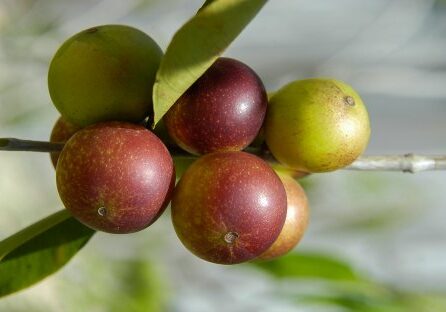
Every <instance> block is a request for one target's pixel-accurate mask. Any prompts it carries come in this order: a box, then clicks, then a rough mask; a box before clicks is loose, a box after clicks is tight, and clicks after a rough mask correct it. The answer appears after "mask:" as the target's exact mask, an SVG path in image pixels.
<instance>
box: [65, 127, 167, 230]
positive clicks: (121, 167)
mask: <svg viewBox="0 0 446 312" xmlns="http://www.w3.org/2000/svg"><path fill="white" fill-rule="evenodd" d="M174 181H175V169H174V166H173V161H172V157H171V156H170V154H169V152H168V150H167V148H166V147H165V146H164V145H163V144H162V142H161V141H160V140H159V139H158V138H157V137H156V136H155V135H154V134H153V133H152V132H151V131H149V130H147V129H145V128H144V127H143V126H140V125H134V124H130V123H123V122H107V123H99V124H96V125H93V126H90V127H87V128H84V129H82V130H80V131H78V132H76V133H75V134H74V135H73V136H72V137H71V139H69V140H68V142H67V143H66V144H65V147H64V149H63V150H62V153H61V155H60V158H59V161H58V163H57V167H56V182H57V189H58V191H59V195H60V198H61V199H62V201H63V203H64V204H65V207H66V208H67V209H68V210H69V211H70V212H71V213H72V215H73V216H74V217H76V218H77V219H78V220H79V221H81V222H82V223H84V224H85V225H87V226H89V227H91V228H93V229H95V230H100V231H105V232H109V233H131V232H136V231H139V230H142V229H144V228H146V227H147V226H149V225H150V224H152V223H153V222H154V221H155V220H156V219H157V218H158V217H159V216H160V215H161V213H162V212H163V211H164V209H165V208H166V206H167V204H168V202H169V201H170V198H171V194H172V191H173V187H174Z"/></svg>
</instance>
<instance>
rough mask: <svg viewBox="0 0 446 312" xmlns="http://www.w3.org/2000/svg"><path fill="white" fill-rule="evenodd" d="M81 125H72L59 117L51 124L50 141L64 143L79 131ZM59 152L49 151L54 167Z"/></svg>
mask: <svg viewBox="0 0 446 312" xmlns="http://www.w3.org/2000/svg"><path fill="white" fill-rule="evenodd" d="M80 129H81V127H79V126H76V125H73V124H72V123H71V122H68V121H66V120H65V118H63V117H62V116H61V117H59V118H58V119H57V121H56V123H55V124H54V126H53V130H52V131H51V135H50V142H52V143H65V142H66V141H67V140H68V139H69V138H71V136H72V135H73V134H75V133H76V132H77V131H79V130H80ZM59 155H60V152H52V153H50V157H51V162H52V163H53V166H54V168H56V165H57V160H58V159H59Z"/></svg>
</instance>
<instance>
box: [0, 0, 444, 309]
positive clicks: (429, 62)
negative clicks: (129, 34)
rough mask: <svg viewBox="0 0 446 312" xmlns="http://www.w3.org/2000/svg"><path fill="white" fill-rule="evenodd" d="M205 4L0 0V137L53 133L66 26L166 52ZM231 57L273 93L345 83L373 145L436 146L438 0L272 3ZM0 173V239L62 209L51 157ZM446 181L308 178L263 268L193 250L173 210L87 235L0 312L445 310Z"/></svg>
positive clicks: (11, 159)
mask: <svg viewBox="0 0 446 312" xmlns="http://www.w3.org/2000/svg"><path fill="white" fill-rule="evenodd" d="M201 4H202V1H198V0H189V1H180V0H164V1H160V0H159V1H155V0H152V1H150V0H146V1H144V0H129V1H119V0H107V1H99V0H92V1H86V0H82V1H69V0H63V1H56V0H40V1H38V0H1V1H0V137H18V138H27V139H37V140H46V139H47V138H48V137H49V133H50V131H51V128H52V125H53V123H54V122H55V120H56V119H57V117H58V113H57V111H56V110H55V108H54V107H53V106H52V105H51V102H50V98H49V95H48V91H47V85H46V75H47V70H48V64H49V61H50V59H51V57H52V55H53V54H54V53H55V51H56V49H57V48H58V46H59V45H60V44H61V43H62V42H63V41H64V40H65V39H66V38H68V37H69V36H71V35H72V34H74V33H76V32H78V31H80V30H82V29H84V28H87V27H91V26H94V25H100V24H108V23H119V24H129V25H131V26H135V27H137V28H140V29H141V30H143V31H145V32H147V33H148V34H150V35H151V36H152V37H153V38H154V39H155V40H156V41H157V42H158V43H159V44H160V46H161V47H163V48H165V47H166V46H167V44H168V42H169V40H170V38H171V37H172V35H173V33H174V32H175V30H176V29H177V28H178V27H180V26H181V25H182V23H184V22H185V21H186V20H187V19H188V18H189V17H190V16H192V15H193V14H194V13H195V12H196V10H197V9H198V8H199V7H200V5H201ZM226 55H228V56H231V57H234V58H237V59H240V60H242V61H244V62H245V63H247V64H249V65H250V66H251V67H252V68H254V69H255V70H256V71H257V73H258V74H259V75H260V76H261V78H262V79H263V81H264V83H265V85H266V87H267V89H268V90H275V89H277V88H278V87H280V86H281V85H283V84H284V83H286V82H289V81H291V80H294V79H301V78H306V77H315V76H325V77H335V78H338V79H341V80H344V81H346V82H348V83H350V84H351V85H353V86H354V87H355V88H356V89H357V90H358V92H359V93H360V94H361V95H362V97H363V99H364V101H365V103H366V105H367V107H368V109H369V113H370V118H371V124H372V137H371V141H370V145H369V148H368V150H367V154H396V153H407V152H414V153H424V154H446V149H445V143H446V123H445V122H444V120H445V119H446V88H445V86H446V2H445V1H434V0H362V1H356V0H332V1H323V0H313V1H309V0H305V1H303V0H275V1H269V2H268V3H267V4H266V6H265V7H264V9H263V10H262V11H261V13H260V14H259V15H258V17H257V18H256V19H255V20H254V21H253V22H252V23H251V24H250V25H249V26H248V27H247V28H246V29H245V31H244V32H243V33H242V34H241V36H240V37H239V38H238V39H237V40H236V41H235V42H234V44H233V45H232V46H231V47H230V49H229V50H228V51H227V53H226ZM0 173H1V174H0V239H2V238H4V237H7V236H9V235H11V234H13V233H15V232H16V231H17V230H19V229H21V228H23V227H24V226H27V225H29V224H30V223H33V222H35V221H37V220H39V219H40V218H43V217H45V216H47V215H48V214H50V213H52V212H55V211H57V210H59V209H60V208H61V207H62V206H61V202H60V200H59V198H58V196H57V191H56V186H55V177H54V170H53V168H52V166H51V163H50V161H49V156H48V155H46V154H35V153H34V154H33V153H18V152H8V153H6V152H3V153H1V154H0ZM445 178H446V172H426V173H418V174H415V175H410V174H403V173H368V172H351V171H339V172H335V173H329V174H318V175H312V176H310V177H307V178H305V179H303V180H302V183H303V185H304V187H305V188H306V190H307V192H308V196H309V200H310V205H311V220H310V226H309V229H308V232H307V233H306V235H305V237H304V239H303V241H302V242H301V244H300V245H299V247H298V248H297V249H296V250H295V252H294V253H292V254H290V255H289V256H287V257H284V258H282V259H280V260H278V261H273V262H270V263H261V264H246V265H237V266H218V265H214V264H210V263H206V262H204V261H202V260H200V259H197V258H196V257H194V256H193V255H191V254H190V253H189V252H188V251H186V250H185V248H184V247H183V246H182V245H181V244H180V242H179V240H178V239H177V238H176V236H175V233H174V231H173V228H172V225H171V222H170V218H169V212H167V213H166V214H165V215H164V216H163V217H162V218H161V219H160V220H159V221H158V222H156V223H155V224H154V225H153V226H151V227H150V228H148V229H147V230H145V231H142V232H139V233H136V234H131V235H122V236H117V235H107V234H97V235H96V236H95V237H94V238H93V239H92V240H91V241H90V243H89V244H88V245H87V246H86V247H85V248H84V249H83V250H82V251H81V252H80V253H79V254H78V255H77V256H76V257H75V258H74V259H73V260H72V261H71V262H70V263H69V264H68V265H67V266H66V267H65V268H63V269H62V270H61V271H59V272H58V273H57V274H55V275H53V276H51V277H49V278H47V279H46V280H44V281H43V282H41V283H39V284H37V285H35V286H34V287H32V288H30V289H27V290H24V291H22V292H20V293H17V294H14V295H11V296H8V297H6V298H3V299H1V300H0V311H7V312H9V311H13V312H14V311H68V312H70V311H98V312H99V311H179V312H183V311H184V312H189V311H191V312H201V311H323V312H324V311H391V312H393V311H428V312H431V311H434V312H436V311H439V312H441V311H446V300H445V297H446V248H445V246H446V228H445V220H446V209H445V208H446V207H445V199H446V193H445V192H444V188H445V185H446V184H445V182H444V181H445ZM0 278H1V276H0Z"/></svg>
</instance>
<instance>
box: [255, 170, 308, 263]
mask: <svg viewBox="0 0 446 312" xmlns="http://www.w3.org/2000/svg"><path fill="white" fill-rule="evenodd" d="M279 177H280V179H281V180H282V183H283V186H284V187H285V191H286V195H287V203H288V206H287V215H286V220H285V224H284V225H283V228H282V231H281V232H280V234H279V237H278V238H277V239H276V241H275V242H274V244H273V245H272V246H271V247H269V248H268V250H267V251H265V252H264V253H263V254H261V255H260V257H259V258H258V259H259V260H272V259H275V258H278V257H281V256H283V255H285V254H286V253H288V252H290V251H291V250H292V249H293V248H294V247H295V246H296V245H297V244H298V243H299V241H300V240H301V239H302V237H303V236H304V233H305V230H306V229H307V226H308V218H309V211H308V200H307V196H306V195H305V191H304V189H303V188H302V187H301V186H300V184H299V183H298V182H297V181H296V180H294V178H293V177H291V176H289V175H285V174H279Z"/></svg>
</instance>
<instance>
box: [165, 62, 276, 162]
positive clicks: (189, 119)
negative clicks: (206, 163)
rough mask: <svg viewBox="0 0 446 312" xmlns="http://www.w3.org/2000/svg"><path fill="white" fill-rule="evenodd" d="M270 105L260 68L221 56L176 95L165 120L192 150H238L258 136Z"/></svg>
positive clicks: (172, 133)
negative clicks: (186, 88)
mask: <svg viewBox="0 0 446 312" xmlns="http://www.w3.org/2000/svg"><path fill="white" fill-rule="evenodd" d="M266 108H267V96H266V91H265V87H264V86H263V83H262V81H261V80H260V78H259V77H258V76H257V74H256V73H255V72H254V71H253V70H252V69H251V68H249V67H248V66H247V65H245V64H243V63H242V62H239V61H237V60H234V59H230V58H224V57H222V58H219V59H217V61H216V62H215V63H214V64H213V65H212V66H211V67H210V68H209V69H208V70H207V71H206V72H205V73H204V74H203V75H202V76H201V77H200V78H199V79H198V80H197V81H196V82H195V83H194V84H193V85H192V86H191V87H190V88H189V89H188V90H187V91H186V92H185V93H184V94H183V95H182V96H181V97H180V98H179V99H178V100H177V101H176V103H175V104H174V105H173V106H172V107H171V108H170V110H169V111H168V112H167V114H166V115H165V116H164V121H165V124H166V128H167V131H168V132H169V135H170V137H171V138H172V139H173V140H174V141H175V142H176V143H177V144H178V145H179V146H180V147H181V148H183V149H184V150H186V151H188V152H190V153H192V154H206V153H211V152H217V151H220V152H221V151H239V150H242V149H243V148H245V147H246V146H248V145H249V143H251V142H252V141H253V140H254V138H255V137H256V135H257V133H258V132H259V129H260V127H261V126H262V123H263V120H264V117H265V113H266Z"/></svg>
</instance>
